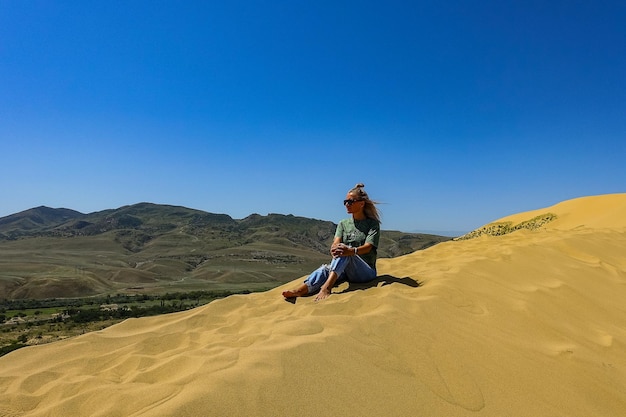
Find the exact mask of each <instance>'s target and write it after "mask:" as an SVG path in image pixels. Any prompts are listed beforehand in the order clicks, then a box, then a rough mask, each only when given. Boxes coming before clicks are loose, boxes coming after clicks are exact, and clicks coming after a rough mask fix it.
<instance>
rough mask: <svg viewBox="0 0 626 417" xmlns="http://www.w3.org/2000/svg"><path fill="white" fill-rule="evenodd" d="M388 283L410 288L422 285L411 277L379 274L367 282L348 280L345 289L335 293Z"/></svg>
mask: <svg viewBox="0 0 626 417" xmlns="http://www.w3.org/2000/svg"><path fill="white" fill-rule="evenodd" d="M345 282H346V281H342V282H340V283H339V284H342V283H345ZM389 284H402V285H406V286H407V287H412V288H417V287H420V286H421V285H422V283H421V282H419V281H417V280H415V279H413V278H411V277H404V278H398V277H394V276H393V275H379V276H377V277H376V278H375V279H373V280H372V281H369V282H348V288H346V289H345V290H343V291H341V292H338V293H337V294H344V293H347V292H351V291H358V290H366V289H368V288H374V287H384V286H385V285H389Z"/></svg>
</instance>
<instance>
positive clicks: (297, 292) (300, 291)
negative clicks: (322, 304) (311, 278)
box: [283, 285, 309, 298]
mask: <svg viewBox="0 0 626 417" xmlns="http://www.w3.org/2000/svg"><path fill="white" fill-rule="evenodd" d="M308 292H309V290H308V288H307V286H306V285H304V286H303V287H298V288H296V289H294V290H286V291H283V297H285V298H293V297H302V296H304V295H307V293H308Z"/></svg>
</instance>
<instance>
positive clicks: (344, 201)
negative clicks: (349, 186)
mask: <svg viewBox="0 0 626 417" xmlns="http://www.w3.org/2000/svg"><path fill="white" fill-rule="evenodd" d="M357 201H363V200H353V199H352V198H351V199H349V200H343V205H344V206H351V205H352V204H354V203H356V202H357Z"/></svg>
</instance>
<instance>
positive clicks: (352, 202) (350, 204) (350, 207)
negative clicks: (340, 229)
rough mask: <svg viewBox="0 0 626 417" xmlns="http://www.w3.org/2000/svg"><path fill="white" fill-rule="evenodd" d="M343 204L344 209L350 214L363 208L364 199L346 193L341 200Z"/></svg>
mask: <svg viewBox="0 0 626 417" xmlns="http://www.w3.org/2000/svg"><path fill="white" fill-rule="evenodd" d="M343 204H344V206H346V211H347V212H348V213H350V214H353V213H359V212H360V211H362V210H363V207H364V206H365V201H363V200H360V201H359V199H358V197H357V196H355V195H354V194H351V193H348V194H346V199H345V200H344V202H343Z"/></svg>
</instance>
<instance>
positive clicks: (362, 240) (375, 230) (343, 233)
mask: <svg viewBox="0 0 626 417" xmlns="http://www.w3.org/2000/svg"><path fill="white" fill-rule="evenodd" d="M335 237H338V238H341V242H342V243H345V244H346V245H350V246H352V247H357V246H361V245H364V244H366V243H371V244H372V245H373V246H374V247H373V248H372V250H371V251H370V252H369V253H366V254H363V255H359V256H360V257H361V258H362V259H363V260H364V261H365V262H366V263H367V264H368V265H369V266H371V267H372V268H374V269H376V249H377V248H378V240H379V239H380V223H379V222H378V221H377V220H374V219H364V220H354V219H352V218H349V219H343V220H342V221H340V222H339V225H337V230H336V231H335Z"/></svg>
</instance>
